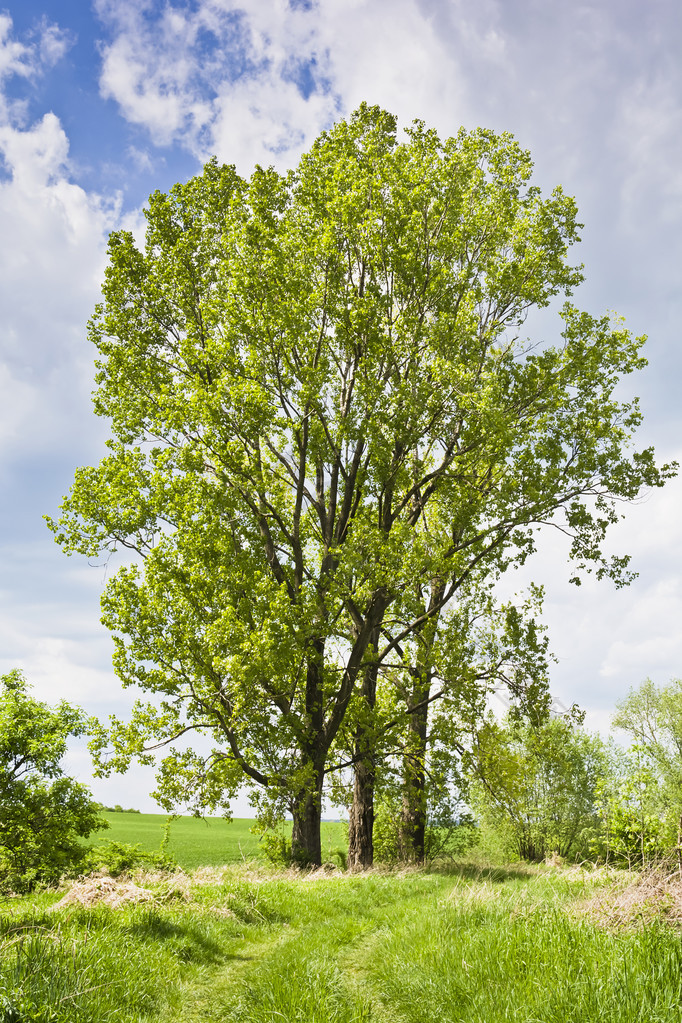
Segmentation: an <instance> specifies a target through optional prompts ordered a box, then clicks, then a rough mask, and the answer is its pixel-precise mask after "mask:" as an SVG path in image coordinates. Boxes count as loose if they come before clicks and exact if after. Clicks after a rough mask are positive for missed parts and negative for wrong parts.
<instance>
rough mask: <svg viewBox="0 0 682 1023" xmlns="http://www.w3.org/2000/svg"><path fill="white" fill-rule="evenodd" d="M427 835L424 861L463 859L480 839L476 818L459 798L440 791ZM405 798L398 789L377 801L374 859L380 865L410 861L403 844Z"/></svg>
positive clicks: (380, 795)
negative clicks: (468, 811)
mask: <svg viewBox="0 0 682 1023" xmlns="http://www.w3.org/2000/svg"><path fill="white" fill-rule="evenodd" d="M430 802H431V807H430V810H429V812H428V813H427V824H426V832H425V849H424V859H425V861H426V863H428V864H430V863H433V862H434V861H436V860H441V861H442V860H446V859H450V858H453V857H454V858H461V857H462V856H463V855H464V853H466V852H467V851H468V850H469V849H471V847H472V846H473V845H475V844H476V842H477V839H478V834H477V828H476V825H475V821H474V819H473V817H472V816H471V815H470V814H469V813H467V812H466V811H465V809H464V807H463V806H462V804H461V802H460V801H459V799H453V798H452V796H451V795H450V794H449V793H443V792H441V793H440V795H439V798H435V799H434V798H433V797H432V799H431V800H430ZM401 815H402V796H401V794H400V793H399V791H397V790H395V789H394V790H393V791H389V790H387V789H386V788H383V789H382V790H381V792H380V794H379V798H378V799H377V802H376V811H375V817H374V857H375V859H376V860H377V861H378V862H379V863H400V862H404V861H405V860H406V859H408V855H407V850H406V849H405V848H404V844H403V841H404V840H403V828H402V816H401Z"/></svg>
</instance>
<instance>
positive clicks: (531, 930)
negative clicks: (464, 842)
mask: <svg viewBox="0 0 682 1023" xmlns="http://www.w3.org/2000/svg"><path fill="white" fill-rule="evenodd" d="M146 883H147V884H150V885H151V886H152V887H153V888H154V890H155V892H156V902H155V903H154V904H153V905H151V906H150V905H143V906H136V907H130V908H127V909H123V910H110V909H105V908H99V909H91V910H77V911H74V910H73V908H70V909H65V910H59V911H57V912H51V911H50V909H49V905H50V903H51V902H52V903H53V902H54V901H55V899H56V896H54V895H49V894H44V895H40V896H34V897H33V898H32V899H14V900H6V901H5V902H4V904H3V905H2V906H0V929H1V931H2V935H3V952H2V957H1V958H0V1023H28V1021H29V1020H30V1021H33V1023H66V1021H67V1020H68V1021H69V1023H91V1021H92V1023H94V1021H103V1023H106V1021H108V1020H112V1021H113V1020H116V1021H117V1023H142V1021H149V1023H171V1021H175V1020H182V1023H283V1021H286V1023H424V1021H429V1023H430V1021H432V1020H433V1021H436V1023H502V1021H504V1023H595V1021H599V1023H635V1021H637V1023H640V1021H646V1023H679V1021H680V1018H682V940H681V938H680V934H679V932H678V931H675V930H672V929H666V928H665V927H663V926H662V925H660V924H654V925H653V926H650V927H646V928H641V929H639V930H626V929H622V928H621V929H619V930H615V929H608V928H603V927H598V926H597V925H596V924H595V923H594V922H593V921H592V920H591V919H590V918H589V917H587V916H585V914H584V913H581V912H580V910H579V900H581V899H584V898H585V897H587V896H588V895H590V894H591V893H592V892H593V891H595V890H596V889H598V888H599V887H600V886H601V888H602V891H603V893H604V894H605V896H606V897H607V898H608V891H609V888H608V884H609V883H610V882H609V879H608V878H605V876H604V875H603V874H599V873H598V872H597V873H595V874H593V873H590V872H587V871H584V872H581V871H579V870H577V869H575V868H574V869H572V870H567V871H542V870H537V869H535V870H530V869H528V870H526V869H524V868H522V867H518V868H508V869H506V870H504V869H499V870H489V871H485V870H480V869H478V870H476V869H473V868H466V867H462V868H461V869H460V870H459V871H457V872H453V873H451V874H449V875H448V874H444V873H440V874H436V873H426V872H411V873H405V874H402V875H401V874H380V873H376V874H368V875H364V876H358V875H344V874H337V875H333V876H331V877H324V876H319V875H313V876H312V877H311V876H301V875H295V874H293V873H286V874H275V873H273V872H266V871H265V870H264V869H262V868H258V869H256V868H253V867H252V868H247V867H245V866H243V865H242V866H235V867H232V868H228V869H227V871H226V872H225V873H224V874H223V875H222V879H220V877H215V878H214V879H213V881H212V882H211V883H210V884H199V883H198V880H197V882H195V883H193V885H192V887H191V890H190V892H189V898H187V897H184V898H181V897H180V896H181V894H182V893H181V891H180V890H179V889H180V888H182V884H185V886H186V885H187V882H182V884H180V882H173V881H172V879H171V880H166V881H163V880H158V879H157V880H153V879H152V880H151V881H149V880H148V881H147V882H146ZM174 885H176V886H179V887H178V890H177V891H176V890H175V889H174ZM3 992H4V995H3ZM3 997H4V998H5V1003H4V1004H5V1008H4V1009H2V1008H1V1007H2V1006H3V1001H2V999H3ZM22 998H23V999H24V1002H25V1006H23V1007H22V1006H21V1004H20V999H22ZM12 1006H14V1008H12ZM31 1006H32V1008H31ZM3 1012H4V1015H3ZM12 1013H14V1014H13V1015H12ZM41 1013H42V1014H41Z"/></svg>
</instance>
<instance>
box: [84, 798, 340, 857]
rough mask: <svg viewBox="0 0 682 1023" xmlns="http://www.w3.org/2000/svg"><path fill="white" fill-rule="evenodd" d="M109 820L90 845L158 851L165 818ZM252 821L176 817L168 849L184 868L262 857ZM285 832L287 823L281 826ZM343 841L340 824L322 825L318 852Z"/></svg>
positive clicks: (112, 816) (111, 815) (119, 816)
mask: <svg viewBox="0 0 682 1023" xmlns="http://www.w3.org/2000/svg"><path fill="white" fill-rule="evenodd" d="M103 816H104V817H105V818H106V820H107V821H108V822H109V829H108V830H107V831H99V832H94V833H93V834H92V835H91V837H90V840H89V844H90V845H98V844H100V843H102V842H107V841H114V842H126V843H129V844H130V845H138V844H139V845H140V846H141V848H142V849H143V850H144V851H145V852H154V851H156V850H158V848H159V846H160V844H161V840H162V838H163V834H164V827H165V825H166V821H167V820H168V818H167V817H166V816H165V815H164V814H157V813H117V812H115V811H111V812H106V813H104V814H103ZM253 824H254V822H253V821H252V820H247V819H244V818H240V819H238V818H235V819H234V820H231V821H227V820H225V819H224V818H223V817H206V818H200V817H176V818H175V819H174V820H173V822H172V824H171V827H170V841H169V843H168V852H169V853H170V854H171V855H172V856H174V857H175V859H176V860H177V861H178V863H179V864H180V866H181V867H182V868H183V869H184V870H195V869H196V868H197V867H202V866H222V865H223V864H225V863H243V862H248V861H249V860H254V859H256V860H257V859H263V852H262V849H261V846H260V844H259V838H258V836H257V835H255V834H254V833H253V832H252V830H251V829H252V827H253ZM283 830H284V831H285V832H287V831H288V832H290V831H291V825H290V824H289V825H288V826H287V825H284V826H283ZM344 842H345V834H344V829H343V825H342V824H337V823H333V822H327V821H325V822H324V823H323V824H322V855H323V856H324V857H327V858H329V859H331V858H332V856H333V855H334V852H335V850H336V849H337V848H338V847H342V846H343V845H344Z"/></svg>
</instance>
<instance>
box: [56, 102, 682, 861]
mask: <svg viewBox="0 0 682 1023" xmlns="http://www.w3.org/2000/svg"><path fill="white" fill-rule="evenodd" d="M531 172H532V164H531V160H530V157H529V155H528V153H526V152H524V151H523V150H522V149H521V148H520V147H519V146H518V145H517V143H516V142H515V141H514V140H513V139H512V137H511V136H509V135H507V134H501V135H496V134H495V133H494V132H491V131H486V130H482V129H477V130H475V131H472V132H466V131H465V130H463V129H462V130H461V131H460V132H459V133H458V135H457V136H456V137H455V138H451V139H447V140H445V141H441V140H440V139H439V138H438V136H437V134H436V133H435V132H434V131H432V130H428V129H427V128H426V127H425V126H424V125H423V124H422V123H421V122H415V124H414V125H412V126H411V127H410V128H408V129H407V130H406V131H405V133H404V137H403V138H402V139H400V140H399V138H398V134H397V125H396V120H395V118H394V117H393V116H392V115H390V114H388V113H386V112H385V111H382V110H379V109H378V108H374V107H368V106H366V105H363V106H362V107H361V108H360V109H359V110H358V111H357V112H356V113H355V114H354V115H353V116H352V118H351V119H350V120H348V121H345V122H340V123H339V124H337V125H336V126H335V127H334V128H332V129H331V130H330V131H329V132H325V133H323V134H322V135H321V136H320V138H319V139H318V140H317V141H316V142H315V143H314V145H313V146H312V148H311V150H310V152H308V153H306V154H304V156H303V157H302V158H301V161H300V163H299V166H298V167H297V168H296V170H294V171H292V172H290V173H289V174H288V175H285V176H280V175H278V174H277V173H275V171H274V170H272V169H270V170H264V169H262V168H260V167H258V168H256V170H255V172H254V173H253V175H252V176H251V178H250V180H248V181H247V180H244V179H242V178H241V177H239V176H238V175H237V173H236V172H235V170H234V168H233V167H221V166H219V165H218V164H217V163H216V162H215V161H213V162H211V163H209V164H208V165H207V166H206V168H205V169H204V172H203V174H201V175H200V176H198V177H196V178H193V179H192V180H190V181H189V182H187V183H186V184H182V185H180V184H179V185H176V186H174V187H173V188H172V189H171V191H170V193H169V194H168V195H164V194H162V193H160V192H156V193H154V194H153V195H152V196H151V198H150V200H149V207H148V210H147V211H146V215H147V223H148V228H147V235H146V242H145V245H144V248H143V249H139V248H138V247H137V245H136V242H135V240H134V238H133V236H132V234H130V233H129V232H125V231H121V232H116V233H114V234H113V235H112V236H111V238H110V242H109V265H108V267H107V270H106V274H105V281H104V285H103V296H104V299H103V302H102V304H101V305H99V306H98V307H97V309H96V312H95V315H94V317H93V319H92V321H91V325H90V337H91V339H92V341H93V343H94V345H95V346H96V348H97V351H98V363H97V365H98V376H97V384H98V388H97V392H96V394H95V399H94V401H95V411H96V413H97V414H98V415H101V416H104V417H105V418H107V419H109V420H110V421H111V429H112V438H111V440H110V441H109V442H108V448H109V450H108V454H107V456H106V457H105V458H104V459H103V460H102V461H101V463H100V464H99V465H98V466H95V467H86V468H82V469H79V470H78V471H77V473H76V478H75V483H74V486H73V488H72V491H71V493H70V495H69V496H68V497H67V498H66V500H65V502H64V504H63V506H62V509H63V514H62V517H61V519H60V520H59V521H58V522H53V521H50V524H51V527H52V529H53V530H54V532H55V534H56V538H57V540H58V542H59V543H60V544H61V545H62V546H63V547H64V549H65V550H66V551H67V552H69V553H72V552H78V553H80V554H84V555H87V556H91V555H99V554H101V553H102V552H107V551H114V550H123V551H124V552H129V553H130V554H131V555H132V557H133V561H132V563H131V564H127V565H124V566H123V567H121V568H120V569H119V571H118V572H117V573H116V574H115V575H114V576H113V577H112V578H111V579H110V581H109V583H108V584H107V587H106V589H105V592H104V594H103V598H102V609H103V621H104V622H105V624H106V625H107V627H108V628H109V629H110V630H111V631H112V633H113V635H114V640H115V644H116V653H115V659H114V663H115V668H116V671H117V674H118V675H119V677H120V679H121V680H122V682H123V684H124V685H137V686H139V687H141V689H142V691H143V692H144V693H145V695H146V696H147V697H148V702H140V703H138V705H137V707H136V709H135V711H134V713H133V715H132V718H131V720H130V721H129V722H122V721H117V720H114V719H112V720H111V722H110V725H109V727H108V728H105V727H102V728H101V730H100V731H99V733H98V735H97V737H96V739H95V741H94V746H93V750H94V754H95V757H96V759H97V762H98V764H99V770H100V771H102V772H104V773H106V772H108V771H110V770H112V769H114V770H126V769H127V768H128V766H129V764H130V762H131V760H132V759H133V758H137V759H139V760H140V761H142V762H150V761H151V760H152V759H153V750H154V748H158V747H161V746H168V745H169V744H172V743H173V742H174V741H175V740H176V739H178V738H180V737H181V736H183V735H185V734H187V733H188V732H192V731H196V732H199V733H203V734H205V735H206V736H208V737H210V740H211V742H212V744H213V745H212V751H211V752H210V753H209V754H208V756H205V755H203V754H201V753H199V752H193V751H191V750H187V749H177V748H175V747H173V746H172V745H171V746H170V749H169V750H168V751H167V753H166V756H165V758H164V760H163V762H162V765H161V768H160V773H159V787H158V790H157V791H158V798H159V800H160V801H161V803H162V805H164V806H165V807H168V808H171V807H172V806H174V805H177V804H178V803H179V802H182V801H184V800H187V799H190V800H192V801H193V806H195V807H196V808H198V809H204V808H208V809H212V808H217V807H219V806H227V805H228V804H229V800H230V798H231V796H233V795H234V793H235V792H236V791H237V789H238V787H239V785H240V784H241V783H242V782H243V781H244V779H245V778H246V780H247V782H248V783H249V784H251V785H253V786H254V787H258V786H260V787H262V789H263V791H264V793H265V796H264V800H265V802H267V801H268V800H269V801H270V802H271V803H272V805H274V806H276V807H277V808H278V810H280V808H284V809H287V808H288V809H289V810H291V811H292V812H293V816H294V835H293V844H294V846H295V847H296V850H297V853H296V855H297V856H298V855H299V854H300V855H301V856H302V857H303V858H304V859H308V860H309V861H311V862H319V858H320V838H319V827H320V813H321V798H322V787H323V785H324V781H325V776H326V774H327V773H328V771H329V770H331V769H332V768H333V767H335V766H336V758H335V757H334V756H333V753H332V750H333V746H334V742H335V740H336V738H337V736H338V734H339V730H340V729H341V726H342V724H343V722H344V719H345V716H346V714H347V712H348V710H349V707H351V706H352V705H353V704H354V703H355V702H356V700H357V697H358V693H359V691H360V689H361V688H362V686H363V684H364V680H365V679H366V677H367V675H368V674H369V675H370V676H371V675H372V674H373V673H374V671H375V670H376V667H377V665H378V664H379V663H383V662H384V661H387V660H389V659H391V660H393V657H394V654H395V651H396V642H400V638H399V637H403V638H407V637H410V636H413V635H416V634H419V633H420V632H422V631H423V626H424V622H425V620H427V619H429V618H433V617H434V616H435V615H436V614H438V613H439V612H440V610H442V609H443V608H445V607H446V606H447V605H448V604H449V603H450V602H451V601H452V600H456V598H457V595H458V593H459V591H460V590H461V589H462V588H463V587H464V586H465V585H468V586H471V585H473V584H474V581H475V580H476V579H477V578H479V579H488V580H490V579H492V578H493V577H494V576H495V575H496V574H497V573H499V572H500V571H502V570H504V569H505V568H506V567H507V566H508V565H509V564H511V563H514V562H516V563H518V562H521V561H523V560H524V559H525V558H526V557H527V556H528V554H529V553H530V552H531V551H532V550H533V547H534V536H535V531H536V528H537V526H538V524H540V523H546V522H550V521H554V520H555V518H556V516H557V515H559V516H560V520H561V525H562V528H564V529H565V531H566V533H567V534H568V535H569V536H570V537H571V542H572V547H571V556H572V557H573V558H574V559H575V561H576V565H577V572H578V573H579V572H580V571H581V570H582V569H587V570H589V569H590V568H591V567H593V568H595V569H596V572H597V574H598V575H599V576H603V575H611V576H612V577H613V578H614V579H615V580H616V582H625V581H627V579H628V573H627V558H615V559H613V560H612V561H610V562H607V561H606V560H605V559H604V558H603V556H602V553H601V543H602V539H603V537H604V535H605V532H606V530H607V528H608V526H609V525H610V524H611V523H613V522H615V521H616V520H617V519H618V518H619V516H620V511H619V507H620V505H619V502H621V501H623V500H625V501H627V500H631V499H633V498H634V497H636V496H637V494H638V493H639V492H640V490H641V489H642V487H651V486H659V485H661V484H662V483H663V482H664V480H665V479H666V478H667V477H668V476H670V475H671V474H672V473H673V472H674V467H672V466H664V467H662V468H658V467H657V466H656V464H655V462H654V457H653V452H652V451H651V449H646V450H643V451H635V452H633V453H630V454H628V455H626V454H624V451H625V449H626V447H627V446H628V445H629V443H630V439H631V436H632V434H633V432H634V431H635V430H636V428H637V426H638V424H639V421H640V413H639V410H638V406H637V402H636V400H635V401H626V402H622V401H620V400H617V399H616V397H615V392H616V388H617V387H620V382H621V379H622V377H623V376H625V375H627V374H629V373H631V372H633V371H635V370H637V369H639V368H641V367H642V366H643V365H644V364H645V360H644V359H643V357H642V355H641V352H640V348H641V345H642V343H643V339H641V338H640V339H634V338H632V336H631V335H630V334H629V333H628V331H627V330H625V329H624V327H623V325H622V324H621V323H620V322H618V321H613V320H611V319H610V318H609V317H600V318H594V317H592V316H589V315H588V314H586V313H583V312H580V311H578V310H577V309H576V308H574V307H572V306H570V305H566V306H564V308H563V311H562V313H561V324H560V328H559V331H558V333H559V332H560V334H561V340H560V341H559V343H558V344H557V345H555V346H549V345H548V346H544V347H535V346H533V345H532V344H531V343H529V342H527V341H526V340H525V339H523V335H522V327H523V323H524V320H525V318H526V316H527V313H528V311H529V309H531V308H532V307H543V306H546V305H548V304H549V302H550V301H551V300H552V298H554V297H555V296H559V295H560V296H566V295H568V294H570V292H571V290H572V288H574V287H575V286H576V285H577V284H579V283H580V281H581V280H582V274H581V272H580V269H579V268H577V267H574V266H571V265H570V264H569V263H568V259H567V253H568V249H569V247H570V246H571V245H572V244H573V243H574V242H575V241H577V239H578V228H579V225H578V223H577V213H576V207H575V203H574V201H573V200H572V199H571V198H569V197H567V196H565V195H564V193H563V192H562V190H561V189H560V188H557V189H555V190H554V191H553V192H552V194H551V195H550V196H549V197H548V198H543V197H542V196H541V194H540V190H539V189H538V188H537V187H536V186H534V185H531V184H529V180H530V176H531ZM576 578H577V575H576ZM416 580H424V584H425V588H426V591H427V593H428V595H429V597H428V606H427V607H426V608H425V607H424V597H425V594H424V593H423V592H421V590H420V588H419V587H417V586H415V582H416ZM384 625H387V626H388V638H387V641H386V643H385V644H384V643H383V642H380V637H382V636H384V635H386V633H384V632H383V631H382V629H383V627H384ZM409 667H410V666H409V665H403V670H404V671H405V672H408V669H409ZM261 805H262V806H264V805H265V803H264V802H263V803H261Z"/></svg>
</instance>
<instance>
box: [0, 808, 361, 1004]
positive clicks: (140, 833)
mask: <svg viewBox="0 0 682 1023" xmlns="http://www.w3.org/2000/svg"><path fill="white" fill-rule="evenodd" d="M103 816H104V817H105V818H106V819H107V821H108V822H109V829H108V830H107V831H97V832H95V833H94V834H92V835H91V836H90V839H89V844H90V845H99V844H100V843H102V842H107V841H114V842H127V843H130V844H131V845H138V844H139V845H140V846H141V847H142V849H144V850H145V851H146V852H153V851H155V850H158V848H159V845H160V843H161V839H162V838H163V830H164V826H165V823H166V820H167V817H166V816H165V815H164V814H155V813H117V812H115V811H111V812H107V813H104V814H103ZM253 824H254V822H253V821H252V820H245V819H235V820H231V821H227V820H225V819H224V818H222V817H207V818H204V819H202V818H199V817H178V818H177V819H176V820H174V821H173V823H172V824H171V829H170V842H169V844H168V852H169V853H170V854H171V855H172V856H174V857H175V859H176V860H177V861H178V863H179V865H180V866H181V867H182V868H183V869H184V870H195V869H196V868H197V867H202V866H223V865H224V864H226V863H240V862H244V861H248V860H253V859H261V860H262V859H263V853H262V849H261V847H260V845H259V841H258V837H257V836H256V835H254V834H252V832H251V830H250V829H251V828H252V827H253ZM285 830H286V826H285ZM288 832H289V834H290V833H291V825H289V826H288ZM344 844H345V834H344V826H343V825H342V824H336V823H332V822H325V823H323V825H322V855H323V857H327V858H329V859H331V858H332V856H333V853H334V851H335V850H336V849H338V848H343V847H344ZM0 1023H1V1020H0Z"/></svg>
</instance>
